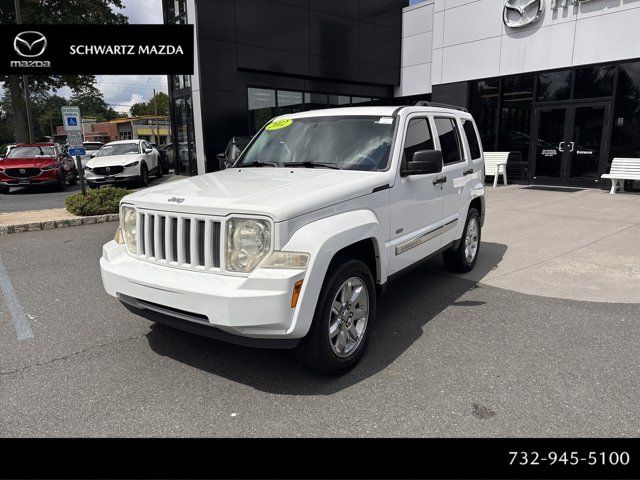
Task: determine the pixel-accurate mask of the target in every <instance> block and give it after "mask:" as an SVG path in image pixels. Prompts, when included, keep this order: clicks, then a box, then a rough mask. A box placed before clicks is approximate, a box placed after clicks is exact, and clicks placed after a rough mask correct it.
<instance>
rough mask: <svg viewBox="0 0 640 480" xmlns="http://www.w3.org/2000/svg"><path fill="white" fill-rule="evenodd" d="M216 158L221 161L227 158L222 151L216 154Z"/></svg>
mask: <svg viewBox="0 0 640 480" xmlns="http://www.w3.org/2000/svg"><path fill="white" fill-rule="evenodd" d="M216 158H217V159H218V160H220V161H222V162H224V161H225V160H226V159H227V156H226V155H225V154H224V153H219V154H217V155H216Z"/></svg>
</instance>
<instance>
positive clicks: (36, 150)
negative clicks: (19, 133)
mask: <svg viewBox="0 0 640 480" xmlns="http://www.w3.org/2000/svg"><path fill="white" fill-rule="evenodd" d="M55 156H56V151H55V149H54V148H53V147H51V146H46V147H15V148H14V149H13V150H11V152H9V155H7V158H28V157H55Z"/></svg>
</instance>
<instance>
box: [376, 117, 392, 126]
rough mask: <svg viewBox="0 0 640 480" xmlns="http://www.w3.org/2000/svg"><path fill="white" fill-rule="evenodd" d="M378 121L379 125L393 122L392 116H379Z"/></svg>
mask: <svg viewBox="0 0 640 480" xmlns="http://www.w3.org/2000/svg"><path fill="white" fill-rule="evenodd" d="M378 123H379V124H381V125H391V124H392V123H393V117H381V118H380V120H378Z"/></svg>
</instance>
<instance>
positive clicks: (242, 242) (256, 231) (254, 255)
mask: <svg viewBox="0 0 640 480" xmlns="http://www.w3.org/2000/svg"><path fill="white" fill-rule="evenodd" d="M270 250H271V225H270V224H269V222H267V221H266V220H254V219H247V218H232V219H231V220H229V222H227V270H228V271H230V272H240V273H249V272H252V271H253V270H254V269H255V268H256V267H257V266H258V264H259V263H260V262H261V261H262V260H263V259H264V257H266V256H267V255H268V253H269V251H270Z"/></svg>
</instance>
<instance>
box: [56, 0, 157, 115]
mask: <svg viewBox="0 0 640 480" xmlns="http://www.w3.org/2000/svg"><path fill="white" fill-rule="evenodd" d="M122 3H123V4H124V6H125V8H124V9H122V10H118V11H119V12H120V13H123V14H124V15H127V16H128V17H129V23H162V2H161V0H123V2H122ZM96 80H97V85H96V88H97V89H98V90H100V91H101V92H102V94H103V95H104V99H105V101H106V102H107V103H108V104H109V105H110V106H111V107H113V109H114V110H116V111H117V112H123V113H128V112H129V108H130V107H131V105H133V104H134V103H139V102H143V101H147V100H149V99H150V98H152V96H153V89H154V88H155V89H156V90H157V91H162V92H165V93H167V92H168V89H167V77H166V76H165V75H98V76H96ZM58 95H62V96H64V97H67V98H68V97H70V96H71V90H70V89H68V88H63V89H61V90H59V91H58Z"/></svg>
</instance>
